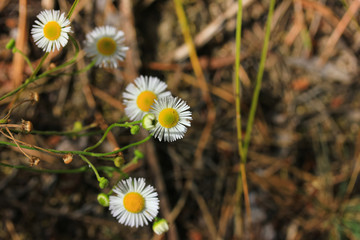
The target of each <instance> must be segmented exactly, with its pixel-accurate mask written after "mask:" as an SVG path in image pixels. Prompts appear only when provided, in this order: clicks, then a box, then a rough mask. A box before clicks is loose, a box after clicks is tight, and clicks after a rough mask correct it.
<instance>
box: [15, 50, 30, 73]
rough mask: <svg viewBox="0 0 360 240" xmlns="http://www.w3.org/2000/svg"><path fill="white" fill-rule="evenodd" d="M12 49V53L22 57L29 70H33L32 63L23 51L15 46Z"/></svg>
mask: <svg viewBox="0 0 360 240" xmlns="http://www.w3.org/2000/svg"><path fill="white" fill-rule="evenodd" d="M12 51H13V53H19V54H20V55H21V56H22V57H23V58H24V60H25V61H26V63H27V64H28V66H29V67H30V69H31V72H33V71H34V68H33V66H32V64H31V62H30V59H29V58H28V57H27V56H26V55H25V53H23V52H22V51H21V50H20V49H18V48H16V47H14V48H13V50H12Z"/></svg>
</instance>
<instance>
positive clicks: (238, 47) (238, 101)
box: [234, 0, 244, 159]
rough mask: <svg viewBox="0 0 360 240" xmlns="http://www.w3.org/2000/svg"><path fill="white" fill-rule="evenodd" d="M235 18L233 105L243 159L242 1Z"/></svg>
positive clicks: (240, 153) (240, 154)
mask: <svg viewBox="0 0 360 240" xmlns="http://www.w3.org/2000/svg"><path fill="white" fill-rule="evenodd" d="M238 6H239V7H238V12H237V18H236V53H235V76H234V78H235V85H236V86H235V104H236V129H237V142H238V151H239V156H240V158H241V159H242V158H243V152H244V151H243V146H242V131H241V98H240V77H239V68H240V50H241V26H242V0H239V1H238Z"/></svg>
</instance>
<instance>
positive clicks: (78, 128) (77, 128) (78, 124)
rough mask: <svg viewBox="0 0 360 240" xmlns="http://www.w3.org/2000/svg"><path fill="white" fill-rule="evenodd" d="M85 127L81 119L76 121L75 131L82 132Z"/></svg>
mask: <svg viewBox="0 0 360 240" xmlns="http://www.w3.org/2000/svg"><path fill="white" fill-rule="evenodd" d="M82 128H83V125H82V123H81V122H80V121H76V122H74V126H73V131H76V132H80V131H81V130H82Z"/></svg>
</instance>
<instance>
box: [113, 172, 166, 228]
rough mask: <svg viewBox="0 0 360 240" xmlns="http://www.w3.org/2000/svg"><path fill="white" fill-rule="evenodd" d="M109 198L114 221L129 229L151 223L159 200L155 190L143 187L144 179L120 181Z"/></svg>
mask: <svg viewBox="0 0 360 240" xmlns="http://www.w3.org/2000/svg"><path fill="white" fill-rule="evenodd" d="M113 191H114V192H115V193H116V194H117V196H110V206H109V209H110V211H111V214H112V215H113V216H114V217H116V219H117V220H118V221H119V222H120V223H122V224H124V225H126V226H130V227H139V226H140V227H142V226H144V225H147V224H148V222H151V221H152V220H153V219H154V218H155V217H156V216H157V214H158V212H159V199H158V197H157V196H158V194H157V192H156V191H155V188H154V187H152V186H150V185H148V186H145V179H144V178H139V179H132V178H128V179H126V180H122V181H121V182H119V183H118V185H117V186H116V187H115V188H114V190H113Z"/></svg>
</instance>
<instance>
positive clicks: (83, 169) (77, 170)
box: [0, 162, 121, 174]
mask: <svg viewBox="0 0 360 240" xmlns="http://www.w3.org/2000/svg"><path fill="white" fill-rule="evenodd" d="M0 166H3V167H9V168H15V169H21V170H26V171H31V172H41V173H58V174H67V173H69V174H71V173H81V172H87V171H89V170H90V168H89V167H88V166H83V167H80V168H75V169H38V168H34V167H28V166H24V165H10V164H6V163H1V162H0ZM97 169H98V170H100V171H117V172H121V171H120V170H119V169H117V168H114V167H109V166H99V167H97Z"/></svg>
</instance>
